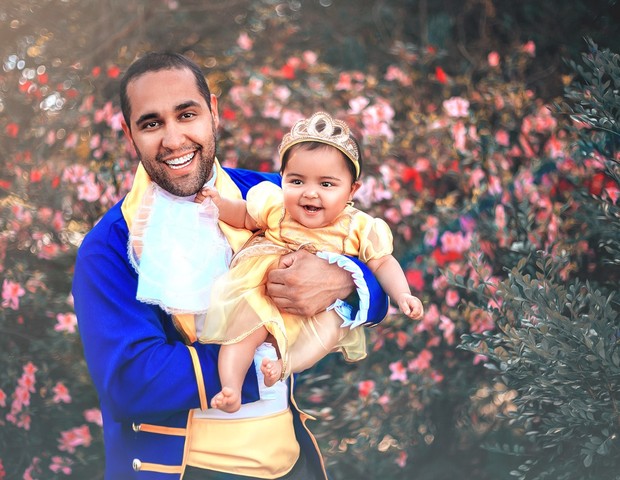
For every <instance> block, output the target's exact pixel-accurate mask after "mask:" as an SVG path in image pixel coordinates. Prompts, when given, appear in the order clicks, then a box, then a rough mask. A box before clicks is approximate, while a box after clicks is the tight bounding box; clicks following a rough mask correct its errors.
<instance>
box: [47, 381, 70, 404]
mask: <svg viewBox="0 0 620 480" xmlns="http://www.w3.org/2000/svg"><path fill="white" fill-rule="evenodd" d="M52 391H53V392H54V399H53V402H54V403H61V402H62V403H71V395H70V394H69V389H68V388H67V387H65V384H64V383H62V382H58V383H56V386H54V388H53V389H52Z"/></svg>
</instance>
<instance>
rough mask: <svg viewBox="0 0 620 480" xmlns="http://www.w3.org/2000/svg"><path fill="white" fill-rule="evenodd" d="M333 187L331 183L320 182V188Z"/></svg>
mask: <svg viewBox="0 0 620 480" xmlns="http://www.w3.org/2000/svg"><path fill="white" fill-rule="evenodd" d="M333 185H334V184H333V183H332V182H321V187H325V188H329V187H331V186H333Z"/></svg>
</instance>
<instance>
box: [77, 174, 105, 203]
mask: <svg viewBox="0 0 620 480" xmlns="http://www.w3.org/2000/svg"><path fill="white" fill-rule="evenodd" d="M99 197H101V185H97V184H96V183H95V175H94V174H93V173H90V174H88V175H87V176H86V177H85V178H84V183H82V184H81V185H78V199H79V200H86V201H87V202H95V201H97V200H98V199H99Z"/></svg>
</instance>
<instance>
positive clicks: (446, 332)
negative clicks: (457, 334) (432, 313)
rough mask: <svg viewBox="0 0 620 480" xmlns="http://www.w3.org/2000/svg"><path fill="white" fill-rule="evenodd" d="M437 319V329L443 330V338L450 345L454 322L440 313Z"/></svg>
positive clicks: (452, 341)
mask: <svg viewBox="0 0 620 480" xmlns="http://www.w3.org/2000/svg"><path fill="white" fill-rule="evenodd" d="M439 321H440V323H439V330H442V331H443V338H444V339H445V340H446V342H447V343H448V345H452V344H453V343H454V329H455V325H454V322H453V321H452V320H450V318H448V317H446V316H445V315H441V316H440V317H439Z"/></svg>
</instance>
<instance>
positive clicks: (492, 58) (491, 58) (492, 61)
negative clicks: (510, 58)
mask: <svg viewBox="0 0 620 480" xmlns="http://www.w3.org/2000/svg"><path fill="white" fill-rule="evenodd" d="M487 61H488V62H489V66H490V67H497V66H498V65H499V53H497V52H495V51H493V52H491V53H489V55H488V56H487Z"/></svg>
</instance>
